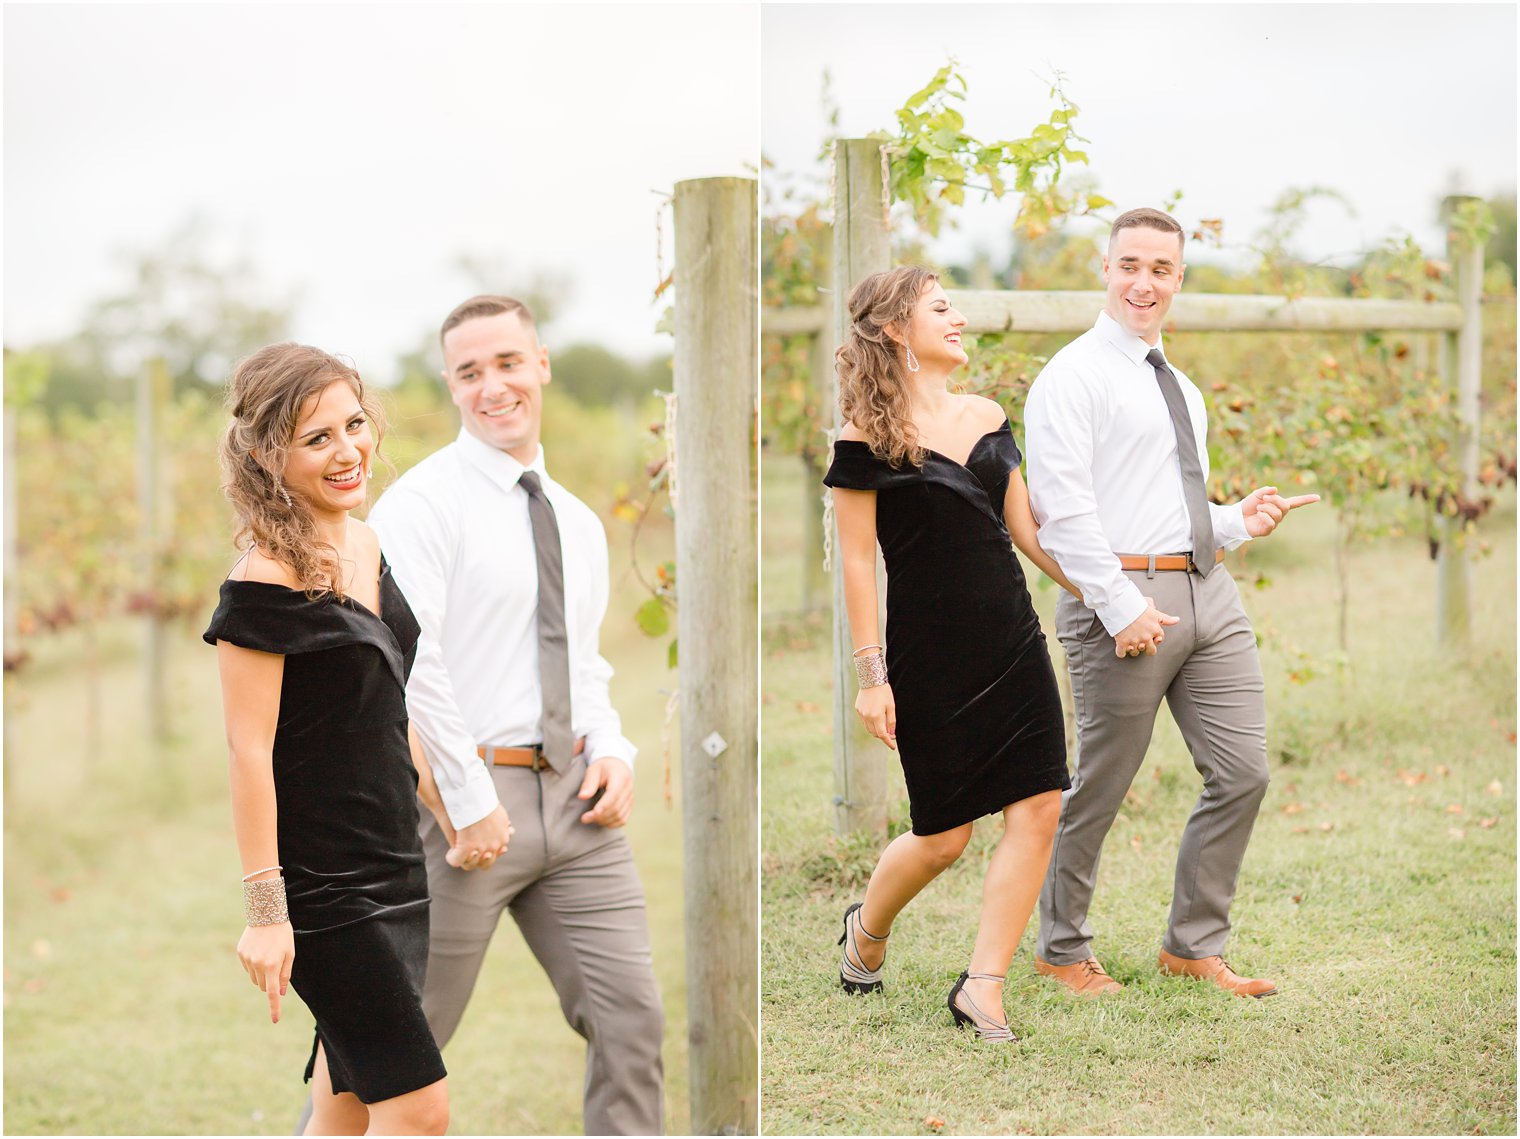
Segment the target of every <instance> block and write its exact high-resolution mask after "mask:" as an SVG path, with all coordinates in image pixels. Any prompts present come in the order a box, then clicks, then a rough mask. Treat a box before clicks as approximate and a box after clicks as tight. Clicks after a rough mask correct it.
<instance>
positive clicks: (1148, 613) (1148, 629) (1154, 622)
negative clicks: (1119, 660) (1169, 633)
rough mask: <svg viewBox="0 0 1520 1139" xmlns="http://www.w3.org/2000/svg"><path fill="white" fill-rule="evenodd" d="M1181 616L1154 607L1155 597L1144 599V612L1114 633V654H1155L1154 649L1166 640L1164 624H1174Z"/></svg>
mask: <svg viewBox="0 0 1520 1139" xmlns="http://www.w3.org/2000/svg"><path fill="white" fill-rule="evenodd" d="M1180 620H1182V618H1181V617H1173V616H1172V615H1171V614H1170V613H1163V612H1161V610H1159V609H1157V608H1156V599H1155V598H1154V597H1147V598H1146V599H1145V612H1144V613H1142V614H1140V616H1138V617H1136V618H1135V619H1134V620H1133V621H1131V622H1130V623H1129V624H1128V625H1126V626H1124V628H1122V629H1120V630H1119V631H1118V632H1117V633H1115V634H1114V656H1116V657H1137V656H1140V655H1141V654H1144V655H1145V656H1148V657H1153V656H1155V655H1156V649H1157V648H1158V647H1160V645H1161V642H1162V641H1164V640H1166V626H1167V625H1175V624H1176V623H1177V622H1178V621H1180Z"/></svg>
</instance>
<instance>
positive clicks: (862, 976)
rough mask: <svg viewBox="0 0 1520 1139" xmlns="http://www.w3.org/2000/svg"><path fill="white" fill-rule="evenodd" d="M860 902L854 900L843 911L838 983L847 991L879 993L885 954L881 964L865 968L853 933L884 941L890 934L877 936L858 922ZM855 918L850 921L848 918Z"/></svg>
mask: <svg viewBox="0 0 1520 1139" xmlns="http://www.w3.org/2000/svg"><path fill="white" fill-rule="evenodd" d="M860 907H861V903H860V902H856V903H855V904H854V905H853V906H851V907H850V908H849V909H847V910H845V912H844V932H843V933H842V934H840V935H839V944H840V945H843V946H844V957H843V959H842V960H841V961H840V963H839V983H840V984H841V985H843V986H844V991H845V992H847V993H879V992H881V970H882V965H885V964H886V963H887V958H886V955H885V954H883V956H882V959H881V965H878V966H876V968H874V969H867V968H866V967H865V962H864V961H863V960H862V959H861V956H860V947H859V945H857V944H856V941H855V935H856V934H857V933H858V934H859V935H860V936H861V937H864V938H865V939H866V940H867V941H878V942H879V941H885V940H887V938H888V937H891V936H892V935H891V934H884V935H882V936H881V937H877V936H876V935H875V934H874V933H870V932H868V931H867V930H866V927H865V926H863V925H862V924H861V923H860ZM851 917H853V918H854V919H855V920H854V921H853V922H852V921H851V920H850V918H851Z"/></svg>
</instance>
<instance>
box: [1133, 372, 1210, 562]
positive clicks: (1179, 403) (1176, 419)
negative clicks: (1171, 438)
mask: <svg viewBox="0 0 1520 1139" xmlns="http://www.w3.org/2000/svg"><path fill="white" fill-rule="evenodd" d="M1145 362H1146V363H1147V364H1149V365H1150V366H1151V367H1152V368H1154V369H1156V383H1158V384H1159V385H1161V395H1162V396H1163V397H1164V398H1165V399H1166V409H1167V411H1169V412H1171V413H1172V432H1173V433H1174V434H1175V435H1176V436H1177V462H1178V463H1179V464H1181V466H1182V498H1183V501H1184V502H1186V503H1187V512H1188V520H1189V521H1190V522H1191V523H1192V529H1193V564H1194V565H1195V566H1197V567H1198V575H1199V576H1200V577H1207V576H1208V574H1209V571H1210V570H1211V569H1213V568H1214V550H1215V548H1216V547H1215V545H1214V522H1213V519H1211V518H1210V517H1209V496H1208V492H1207V491H1206V490H1205V489H1204V486H1203V461H1202V460H1201V459H1200V458H1199V457H1198V441H1197V438H1196V436H1194V434H1193V420H1192V417H1191V416H1189V415H1188V409H1187V400H1185V399H1183V398H1182V385H1180V384H1179V383H1178V382H1177V377H1176V376H1175V375H1173V374H1172V370H1171V369H1170V368H1168V367H1167V366H1166V357H1164V356H1162V355H1161V349H1159V348H1152V349H1151V350H1150V352H1149V353H1148V354H1147V355H1146V357H1145Z"/></svg>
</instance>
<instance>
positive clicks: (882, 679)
mask: <svg viewBox="0 0 1520 1139" xmlns="http://www.w3.org/2000/svg"><path fill="white" fill-rule="evenodd" d="M855 679H856V680H857V681H859V682H860V686H861V687H862V688H876V687H878V686H879V685H882V684H885V683H886V682H887V658H886V657H885V656H883V655H882V654H881V653H870V654H868V655H866V656H863V657H856V658H855Z"/></svg>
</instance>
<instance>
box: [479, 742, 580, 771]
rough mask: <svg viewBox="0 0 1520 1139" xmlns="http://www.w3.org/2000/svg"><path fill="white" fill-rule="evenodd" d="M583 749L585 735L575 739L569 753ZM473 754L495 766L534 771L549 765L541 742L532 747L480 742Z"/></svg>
mask: <svg viewBox="0 0 1520 1139" xmlns="http://www.w3.org/2000/svg"><path fill="white" fill-rule="evenodd" d="M585 750H586V737H585V736H582V737H581V738H580V739H578V740H576V741H575V750H574V751H573V752H572V753H571V754H572V755H580V753H581V752H583V751H585ZM475 754H476V755H478V756H480V758H481V759H483V760H485V761H486V762H487V763H491V764H495V765H496V766H497V767H531V768H532V769H533V770H534V771H542V770H543V769H544V768H546V767H548V766H549V761H548V760H547V759H545V758H544V749H543V745H542V744H534V745H533V746H532V747H490V746H488V745H486V744H481V745H480V746H479V747H477V748H476V749H475Z"/></svg>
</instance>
